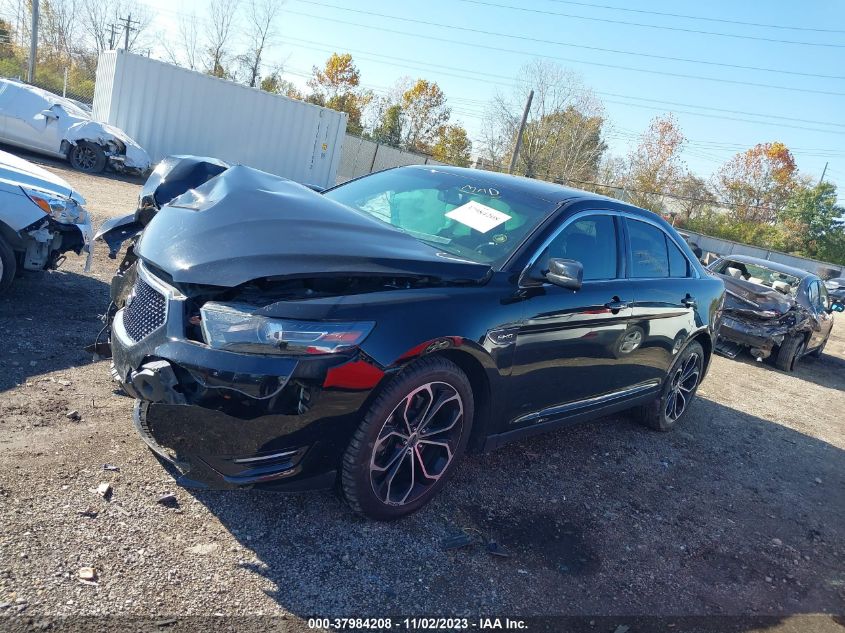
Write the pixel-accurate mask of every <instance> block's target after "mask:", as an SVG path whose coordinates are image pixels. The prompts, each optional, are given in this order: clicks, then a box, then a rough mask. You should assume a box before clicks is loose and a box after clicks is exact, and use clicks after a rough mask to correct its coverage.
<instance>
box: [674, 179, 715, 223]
mask: <svg viewBox="0 0 845 633" xmlns="http://www.w3.org/2000/svg"><path fill="white" fill-rule="evenodd" d="M672 189H673V191H674V195H675V196H676V198H675V200H674V206H675V207H676V208H677V209H678V210H679V211H680V216H681V219H682V220H684V221H689V220H691V219H693V218H695V217H697V216H698V215H700V214H701V213H704V212H706V211H708V210H709V209H711V208H712V207H714V206H716V205H717V204H718V200H716V196H715V195H714V194H713V191H712V190H711V189H710V187H709V186H708V185H707V182H706V181H705V180H704V179H703V178H699V177H698V176H695V175H693V174H691V173H687V174H685V175H683V176H681V178H680V179H679V180H678V181H677V183H675V185H674V186H673V187H672Z"/></svg>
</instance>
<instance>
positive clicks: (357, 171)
mask: <svg viewBox="0 0 845 633" xmlns="http://www.w3.org/2000/svg"><path fill="white" fill-rule="evenodd" d="M443 164H445V163H441V162H439V161H436V160H434V159H433V158H431V157H430V156H427V155H425V154H416V153H414V152H406V151H403V150H400V149H396V148H395V147H390V146H389V145H382V144H381V143H376V142H374V141H369V140H367V139H363V138H361V137H358V136H353V135H352V134H347V135H346V138H345V139H344V141H343V150H342V151H341V153H340V166H339V167H338V170H337V182H338V183H341V182H346V181H347V180H352V179H353V178H357V177H358V176H363V175H365V174H370V173H372V172H374V171H381V170H382V169H388V168H389V167H401V166H403V165H443Z"/></svg>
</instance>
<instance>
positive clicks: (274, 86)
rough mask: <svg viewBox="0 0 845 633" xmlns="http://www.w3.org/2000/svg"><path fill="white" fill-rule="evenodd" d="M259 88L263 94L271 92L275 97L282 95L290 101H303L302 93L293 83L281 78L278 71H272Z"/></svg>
mask: <svg viewBox="0 0 845 633" xmlns="http://www.w3.org/2000/svg"><path fill="white" fill-rule="evenodd" d="M260 88H261V89H262V90H264V91H265V92H272V93H273V94H277V95H284V96H285V97H289V98H290V99H297V100H299V101H302V100H304V98H305V97H304V96H303V94H302V92H300V90H299V88H297V87H296V86H295V85H294V84H293V82H291V81H288V80H287V79H285V78H283V77H282V74H281V71H280V70H274V71H273V72H271V73H270V74H269V75H266V76H265V77H264V78H263V79H262V80H261V85H260Z"/></svg>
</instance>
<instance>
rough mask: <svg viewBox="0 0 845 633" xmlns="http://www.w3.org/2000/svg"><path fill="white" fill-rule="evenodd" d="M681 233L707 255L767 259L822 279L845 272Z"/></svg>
mask: <svg viewBox="0 0 845 633" xmlns="http://www.w3.org/2000/svg"><path fill="white" fill-rule="evenodd" d="M681 233H684V234H685V235H689V241H690V242H695V243H696V244H698V245H699V246H700V247H701V250H702V251H703V252H705V253H708V252H710V253H715V254H717V255H721V256H725V255H747V256H748V257H757V258H759V259H767V260H769V261H771V262H777V263H778V264H784V265H786V266H792V267H793V268H799V269H801V270H806V271H807V272H811V273H813V274H815V275H818V276H819V277H821V278H822V279H833V278H835V277H841V276H842V275H843V272H845V268H844V267H843V266H839V265H837V264H831V263H829V262H820V261H818V260H816V259H810V258H808V257H798V256H797V255H790V254H789V253H782V252H780V251H775V250H772V249H769V248H760V247H759V246H750V245H748V244H741V243H740V242H733V241H731V240H723V239H721V238H718V237H710V236H709V235H704V234H702V233H695V232H694V231H688V230H687V229H681Z"/></svg>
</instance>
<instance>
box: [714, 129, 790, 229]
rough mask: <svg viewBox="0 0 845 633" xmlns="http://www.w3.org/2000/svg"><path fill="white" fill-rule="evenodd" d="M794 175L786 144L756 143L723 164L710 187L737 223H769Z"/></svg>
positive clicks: (782, 201)
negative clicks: (728, 208) (712, 187)
mask: <svg viewBox="0 0 845 633" xmlns="http://www.w3.org/2000/svg"><path fill="white" fill-rule="evenodd" d="M795 176H796V165H795V158H794V157H793V156H792V152H790V151H789V148H788V147H786V145H784V144H783V143H780V142H773V143H760V144H758V145H755V146H754V147H752V148H751V149H749V150H746V151H744V152H741V153H739V154H737V155H736V156H734V157H733V158H732V159H731V160H729V161H728V162H727V163H726V164H725V165H723V166H722V168H721V169H720V170H719V171H718V173H717V174H716V176H715V179H714V187H715V188H716V191H717V193H718V194H719V196H720V197H721V198H722V199H723V200H724V201H725V202H726V203H727V204H728V205H729V206H731V208H732V213H733V215H734V218H735V219H736V220H737V221H740V222H747V221H751V222H768V223H772V222H774V221H775V219H776V218H777V214H778V210H780V209H782V208H783V206H784V204H785V203H786V201H787V199H788V198H789V196H790V195H791V194H792V192H793V191H794V190H795V187H796V180H795Z"/></svg>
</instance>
